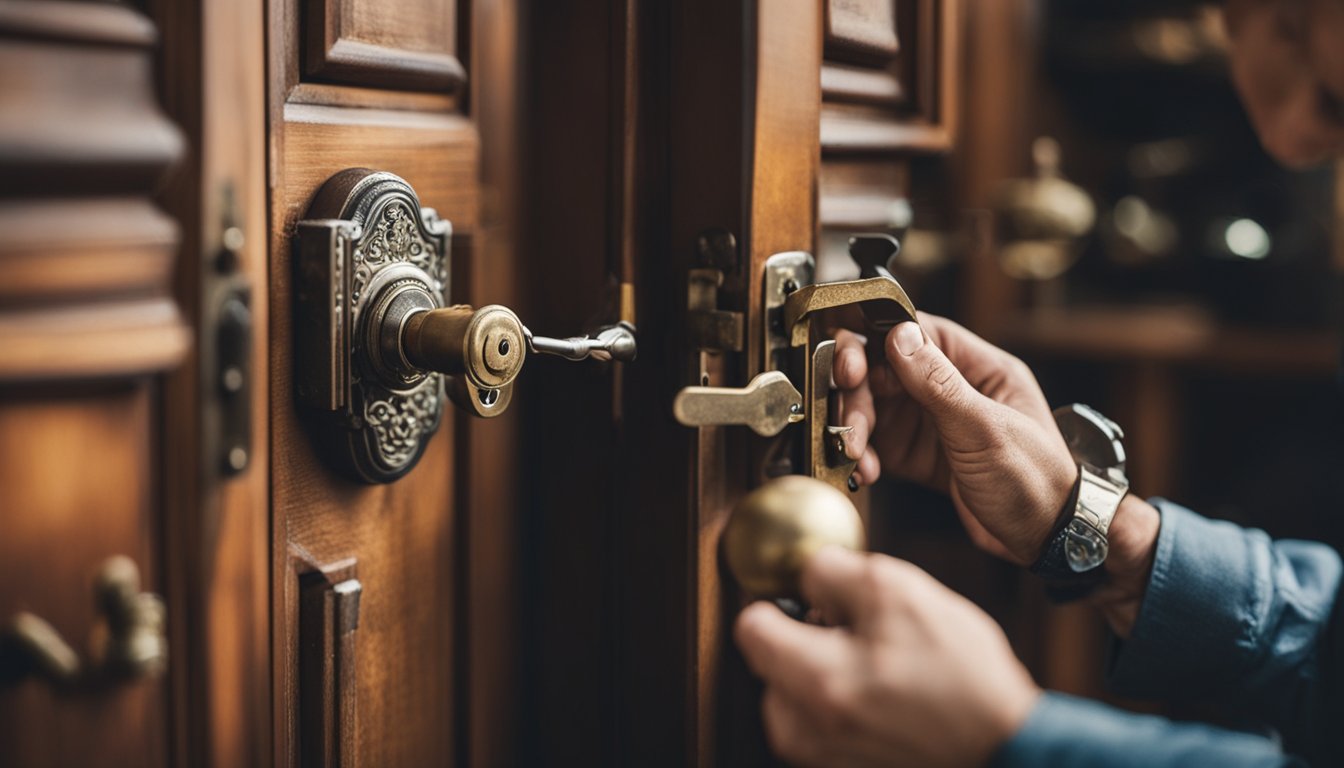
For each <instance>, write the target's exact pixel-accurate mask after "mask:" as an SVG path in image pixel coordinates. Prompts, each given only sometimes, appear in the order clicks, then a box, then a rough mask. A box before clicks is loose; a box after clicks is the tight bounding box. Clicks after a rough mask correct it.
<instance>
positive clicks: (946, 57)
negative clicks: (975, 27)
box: [821, 0, 961, 155]
mask: <svg viewBox="0 0 1344 768" xmlns="http://www.w3.org/2000/svg"><path fill="white" fill-rule="evenodd" d="M837 1H838V2H841V3H842V5H845V6H847V5H848V4H849V3H856V4H857V5H860V6H862V7H863V8H864V9H866V10H865V11H864V12H857V11H856V12H850V13H848V15H842V18H845V19H848V22H847V23H848V24H849V25H850V26H851V27H853V31H850V32H849V33H847V36H846V37H845V38H844V39H843V40H837V39H835V36H834V35H833V34H828V37H827V47H826V61H825V62H824V63H823V65H822V70H821V81H822V90H823V93H824V95H825V102H826V103H825V105H824V106H823V108H822V113H821V145H822V150H823V151H824V152H826V153H827V154H828V155H835V154H858V153H862V154H887V155H891V154H899V153H924V152H946V151H948V150H950V149H951V147H952V142H953V141H954V140H955V138H956V130H957V111H958V109H957V108H958V104H957V99H956V93H957V91H956V84H957V78H958V77H959V74H958V73H959V56H960V45H959V41H960V36H961V32H960V29H961V14H960V5H961V0H895V2H894V3H885V4H877V5H880V6H881V8H880V9H879V8H878V7H877V5H874V6H873V7H872V8H869V5H870V3H867V2H858V0H837ZM831 5H833V3H831V4H828V8H830V7H831ZM879 11H880V12H879ZM887 11H890V13H887ZM831 12H832V15H835V12H834V11H831ZM898 31H899V39H900V46H899V48H898V49H894V50H891V52H890V53H891V55H889V56H874V55H872V51H873V50H874V49H873V48H871V47H868V48H865V47H864V46H863V44H862V41H863V40H865V39H868V38H875V37H877V36H879V35H881V34H886V33H888V32H890V34H891V35H892V37H893V39H895V38H896V36H897V33H898ZM865 35H866V36H867V38H865ZM860 51H868V52H869V55H868V56H867V58H866V59H865V58H864V57H863V56H861V55H858V56H856V55H855V52H860Z"/></svg>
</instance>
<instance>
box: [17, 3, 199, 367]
mask: <svg viewBox="0 0 1344 768" xmlns="http://www.w3.org/2000/svg"><path fill="white" fill-rule="evenodd" d="M156 39H157V34H156V30H155V28H154V25H153V24H152V22H150V20H149V19H148V18H146V17H145V16H144V15H142V14H140V13H138V12H137V11H135V10H133V9H131V8H128V7H126V6H124V5H119V4H104V3H98V4H90V3H84V2H60V1H59V0H49V1H47V2H28V1H26V0H15V1H14V2H7V3H0V71H3V72H5V74H6V76H5V78H3V79H0V179H4V182H3V186H2V187H0V382H3V381H14V380H20V381H30V380H52V379H64V378H97V377H121V376H128V375H140V374H145V373H153V372H157V371H163V370H167V369H170V368H172V367H174V366H175V365H177V364H178V363H179V362H180V361H181V359H182V357H183V355H184V353H185V352H186V350H187V347H188V344H189V339H188V329H187V326H186V324H185V323H184V322H183V321H182V317H181V315H180V313H179V312H178V309H177V306H176V304H175V303H174V302H173V300H172V299H171V298H170V295H171V284H170V283H171V277H172V267H173V261H174V259H175V258H176V255H177V250H178V247H179V244H180V236H179V233H178V229H177V226H176V224H175V222H173V221H172V220H171V219H170V218H168V217H167V216H166V215H164V214H163V213H162V212H161V211H159V210H158V209H157V208H155V207H154V205H153V204H152V203H151V202H150V196H151V195H152V194H153V192H154V191H155V189H156V188H157V186H158V184H159V182H160V180H161V179H162V177H163V175H164V174H165V172H166V171H167V170H168V169H169V168H170V167H171V166H172V165H174V164H175V163H177V162H178V161H179V160H180V159H181V158H182V156H183V154H184V142H183V139H182V136H181V134H180V133H179V131H178V130H177V128H176V127H175V126H174V125H173V124H172V123H171V122H170V121H169V120H168V119H167V118H166V117H165V116H164V114H163V113H162V112H161V111H160V109H159V106H158V104H157V102H156V99H155V96H154V83H153V81H152V78H151V75H152V71H153V70H152V67H151V57H152V56H153V45H154V44H155V41H156ZM19 195H22V196H23V197H22V198H20V197H18V196H19Z"/></svg>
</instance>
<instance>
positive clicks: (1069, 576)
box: [1031, 464, 1129, 602]
mask: <svg viewBox="0 0 1344 768" xmlns="http://www.w3.org/2000/svg"><path fill="white" fill-rule="evenodd" d="M1128 485H1129V484H1128V483H1127V482H1126V481H1125V478H1124V475H1123V474H1120V473H1119V472H1112V471H1109V470H1103V469H1098V468H1096V467H1092V466H1089V465H1087V464H1079V465H1078V480H1077V481H1075V483H1074V486H1073V490H1072V492H1070V494H1069V498H1068V499H1067V500H1066V501H1065V503H1064V508H1063V509H1062V510H1061V511H1060V515H1059V518H1058V520H1057V521H1056V523H1055V527H1054V528H1053V529H1052V530H1051V532H1050V535H1049V537H1048V538H1047V539H1046V544H1045V547H1044V548H1043V549H1042V551H1041V555H1040V557H1038V558H1037V559H1036V562H1035V563H1033V564H1032V566H1031V572H1032V573H1035V574H1036V575H1038V576H1040V577H1041V578H1042V579H1044V580H1045V582H1046V594H1047V595H1049V596H1050V598H1051V599H1052V600H1055V601H1056V602H1067V601H1070V600H1077V599H1080V598H1082V597H1086V596H1087V595H1088V594H1089V593H1090V592H1091V591H1092V590H1093V589H1095V588H1096V587H1097V585H1099V584H1101V583H1102V582H1103V581H1105V577H1106V569H1105V568H1102V567H1101V565H1102V563H1103V562H1104V561H1105V559H1106V547H1107V539H1106V534H1107V532H1108V531H1109V529H1110V524H1111V521H1112V520H1113V519H1114V518H1115V513H1116V511H1117V509H1118V507H1119V505H1120V501H1121V500H1122V499H1123V498H1124V495H1125V493H1126V492H1127V491H1128ZM1098 550H1099V551H1098ZM1071 551H1072V553H1073V555H1074V557H1073V558H1070V552H1071ZM1080 558H1082V559H1084V561H1086V560H1095V564H1093V565H1091V566H1090V567H1086V568H1083V569H1082V570H1079V569H1078V568H1077V567H1076V563H1077V561H1078V560H1079V559H1080Z"/></svg>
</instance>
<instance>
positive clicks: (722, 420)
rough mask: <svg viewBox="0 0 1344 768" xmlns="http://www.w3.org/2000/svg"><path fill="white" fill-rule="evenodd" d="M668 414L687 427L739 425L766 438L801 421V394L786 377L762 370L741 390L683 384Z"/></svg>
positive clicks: (802, 416)
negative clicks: (686, 385) (685, 385)
mask: <svg viewBox="0 0 1344 768" xmlns="http://www.w3.org/2000/svg"><path fill="white" fill-rule="evenodd" d="M672 413H673V415H674V416H676V418H677V421H678V422H680V423H681V424H683V425H685V426H688V427H707V426H717V425H739V426H744V427H751V430H752V431H753V432H755V433H756V434H758V435H761V436H762V437H770V436H771V435H777V434H779V433H780V432H781V431H783V430H784V428H785V427H787V426H788V425H790V424H796V423H797V422H800V421H802V420H803V418H804V411H803V396H802V395H800V394H798V389H797V388H796V387H794V386H793V383H792V382H790V381H789V377H788V376H785V375H784V374H783V373H782V372H780V371H766V372H765V373H762V374H760V375H759V376H757V377H756V378H754V379H752V380H751V382H750V383H748V384H747V386H745V387H743V388H741V389H737V388H735V387H684V388H683V389H682V390H681V391H680V392H678V393H677V397H676V399H675V400H673V401H672Z"/></svg>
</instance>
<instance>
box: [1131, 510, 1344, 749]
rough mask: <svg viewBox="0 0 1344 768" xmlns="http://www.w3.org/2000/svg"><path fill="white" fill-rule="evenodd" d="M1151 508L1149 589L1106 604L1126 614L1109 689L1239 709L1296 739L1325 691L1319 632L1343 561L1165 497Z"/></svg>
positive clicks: (1331, 659) (1317, 547) (1323, 636)
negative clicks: (1155, 524)
mask: <svg viewBox="0 0 1344 768" xmlns="http://www.w3.org/2000/svg"><path fill="white" fill-rule="evenodd" d="M1154 506H1155V507H1156V508H1157V509H1158V510H1159V511H1160V529H1159V532H1158V535H1157V539H1156V544H1155V546H1154V547H1152V550H1151V551H1152V554H1151V558H1150V560H1149V562H1148V565H1147V566H1146V570H1147V573H1148V576H1147V582H1146V588H1145V589H1143V590H1142V592H1141V593H1136V592H1134V591H1133V589H1132V588H1129V592H1128V593H1127V594H1128V598H1127V599H1125V600H1118V599H1117V600H1115V601H1114V602H1112V603H1111V605H1110V606H1109V610H1110V613H1112V614H1115V615H1117V616H1121V615H1122V614H1128V615H1130V616H1131V620H1130V621H1129V622H1128V624H1127V629H1128V632H1127V633H1125V634H1123V635H1122V637H1123V639H1122V641H1121V642H1120V643H1118V645H1117V652H1116V653H1115V654H1114V656H1113V658H1112V664H1111V670H1110V677H1111V685H1112V688H1114V689H1115V690H1116V691H1117V692H1118V693H1121V694H1122V695H1128V696H1136V697H1144V698H1160V699H1166V700H1181V699H1184V700H1205V701H1207V700H1214V699H1221V700H1225V701H1229V702H1233V701H1234V702H1237V710H1238V711H1239V712H1240V713H1241V714H1243V715H1247V716H1253V717H1256V718H1258V719H1259V720H1261V721H1262V722H1264V723H1266V724H1267V725H1272V726H1274V727H1276V728H1279V729H1281V730H1282V731H1283V733H1284V735H1285V737H1286V738H1287V740H1288V743H1290V744H1293V743H1297V742H1300V741H1301V740H1302V739H1303V738H1304V737H1305V736H1306V735H1307V734H1308V733H1309V732H1310V730H1311V729H1312V726H1311V725H1310V723H1312V722H1314V721H1315V720H1316V718H1317V717H1318V716H1319V715H1320V710H1321V708H1320V706H1319V705H1318V704H1316V703H1315V702H1316V701H1317V700H1318V699H1319V695H1320V691H1321V690H1323V686H1327V685H1328V683H1323V682H1322V681H1323V678H1324V676H1323V674H1322V670H1323V669H1325V668H1328V667H1329V666H1331V665H1333V664H1337V663H1338V661H1337V657H1338V652H1337V649H1336V648H1335V647H1333V645H1332V643H1333V642H1334V641H1332V640H1330V639H1329V638H1328V635H1327V632H1326V627H1327V624H1328V621H1329V617H1330V615H1331V613H1332V611H1333V610H1334V608H1335V605H1336V595H1337V592H1338V590H1339V587H1340V579H1341V574H1342V573H1344V567H1341V562H1340V559H1339V556H1338V555H1337V554H1336V553H1335V552H1334V550H1332V549H1330V548H1329V547H1326V546H1324V545H1321V544H1313V543H1309V542H1294V541H1273V540H1271V539H1270V538H1269V536H1267V535H1266V534H1265V533H1264V532H1263V531H1257V530H1249V529H1244V528H1241V527H1239V526H1236V525H1233V524H1231V523H1228V522H1223V521H1216V520H1209V519H1207V518H1204V517H1201V516H1199V515H1197V514H1195V513H1193V512H1190V511H1189V510H1186V509H1184V508H1182V507H1180V506H1178V505H1175V504H1172V503H1170V502H1166V501H1161V500H1157V501H1154ZM1135 509H1142V508H1141V507H1135ZM1139 517H1142V514H1140V516H1139ZM1136 562H1139V561H1137V560H1136ZM1116 589H1117V592H1119V591H1120V588H1119V587H1118V586H1117V587H1116ZM1135 595H1139V597H1138V598H1137V610H1135V607H1136V604H1135V602H1134V601H1135ZM1121 619H1123V616H1121ZM1114 623H1117V624H1120V627H1119V628H1120V629H1125V628H1126V625H1125V622H1124V621H1123V620H1119V621H1114Z"/></svg>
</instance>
